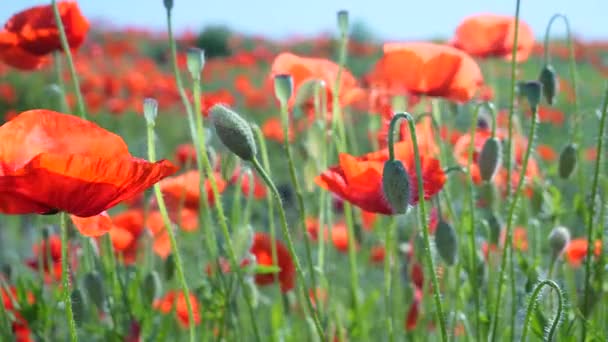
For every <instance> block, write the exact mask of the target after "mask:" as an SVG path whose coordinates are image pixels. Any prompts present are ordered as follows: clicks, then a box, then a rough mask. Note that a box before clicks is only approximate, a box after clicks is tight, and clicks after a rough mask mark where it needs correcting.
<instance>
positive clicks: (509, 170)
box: [507, 0, 521, 198]
mask: <svg viewBox="0 0 608 342" xmlns="http://www.w3.org/2000/svg"><path fill="white" fill-rule="evenodd" d="M520 2H521V1H520V0H516V2H515V3H516V5H515V31H514V33H513V49H512V50H511V84H510V87H511V88H510V89H509V92H510V94H511V96H510V98H509V128H508V130H509V132H508V135H509V137H508V139H507V198H509V197H510V196H511V192H512V190H511V173H512V169H513V161H512V159H513V158H512V157H511V156H512V154H513V113H514V112H515V79H516V77H517V76H516V69H517V68H516V66H517V40H518V35H519V5H520Z"/></svg>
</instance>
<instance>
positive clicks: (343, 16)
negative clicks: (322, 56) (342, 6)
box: [338, 10, 348, 36]
mask: <svg viewBox="0 0 608 342" xmlns="http://www.w3.org/2000/svg"><path fill="white" fill-rule="evenodd" d="M338 28H339V29H340V34H341V35H342V36H346V35H347V34H348V11H347V10H341V11H338Z"/></svg>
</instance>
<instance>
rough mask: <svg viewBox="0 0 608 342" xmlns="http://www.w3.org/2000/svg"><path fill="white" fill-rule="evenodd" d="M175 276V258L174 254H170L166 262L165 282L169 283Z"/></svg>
mask: <svg viewBox="0 0 608 342" xmlns="http://www.w3.org/2000/svg"><path fill="white" fill-rule="evenodd" d="M169 229H170V228H169ZM174 274H175V258H174V257H173V254H169V256H167V259H166V260H165V280H167V281H169V280H171V279H173V275H174Z"/></svg>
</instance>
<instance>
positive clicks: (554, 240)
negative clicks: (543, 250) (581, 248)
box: [549, 226, 570, 257]
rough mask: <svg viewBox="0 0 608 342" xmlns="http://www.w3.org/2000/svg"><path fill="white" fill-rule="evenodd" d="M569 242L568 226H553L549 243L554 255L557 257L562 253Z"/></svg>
mask: <svg viewBox="0 0 608 342" xmlns="http://www.w3.org/2000/svg"><path fill="white" fill-rule="evenodd" d="M569 243H570V231H569V230H568V228H566V227H563V226H558V227H555V228H553V230H552V231H551V233H549V245H550V246H551V250H552V251H553V255H554V256H555V257H558V256H559V255H561V254H562V252H563V251H564V249H566V246H568V244H569Z"/></svg>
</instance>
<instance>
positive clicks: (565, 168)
mask: <svg viewBox="0 0 608 342" xmlns="http://www.w3.org/2000/svg"><path fill="white" fill-rule="evenodd" d="M575 168H576V145H575V144H568V145H566V147H564V149H563V150H562V152H561V153H560V154H559V168H558V169H559V176H560V177H561V178H562V179H568V178H569V177H570V175H571V174H572V172H573V171H574V169H575Z"/></svg>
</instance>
